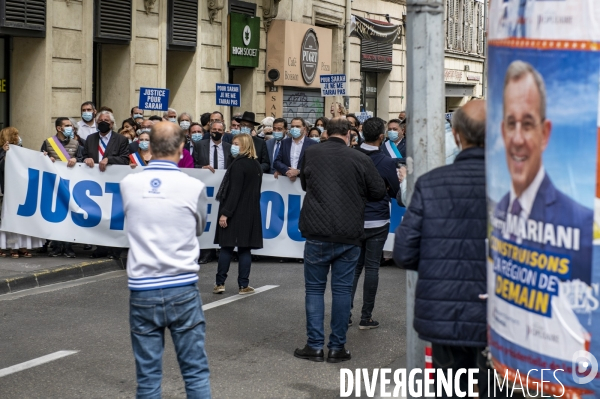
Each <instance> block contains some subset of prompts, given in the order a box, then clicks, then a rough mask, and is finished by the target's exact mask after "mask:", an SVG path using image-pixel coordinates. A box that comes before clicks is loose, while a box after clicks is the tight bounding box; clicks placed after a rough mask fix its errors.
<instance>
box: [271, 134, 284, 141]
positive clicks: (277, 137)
mask: <svg viewBox="0 0 600 399" xmlns="http://www.w3.org/2000/svg"><path fill="white" fill-rule="evenodd" d="M273 138H274V139H275V140H277V141H280V140H281V139H282V138H283V132H273Z"/></svg>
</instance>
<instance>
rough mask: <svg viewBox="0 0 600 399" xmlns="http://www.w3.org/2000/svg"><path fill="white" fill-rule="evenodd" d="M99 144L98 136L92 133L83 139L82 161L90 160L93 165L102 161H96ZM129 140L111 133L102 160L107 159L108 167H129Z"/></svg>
mask: <svg viewBox="0 0 600 399" xmlns="http://www.w3.org/2000/svg"><path fill="white" fill-rule="evenodd" d="M99 143H100V134H99V133H93V134H90V135H89V136H88V138H87V139H85V146H84V147H83V159H84V160H85V159H86V158H92V159H93V160H94V163H99V162H100V161H102V159H98V158H99V156H100V154H99V153H98V144H99ZM129 151H130V150H129V140H127V137H125V136H123V135H122V134H118V133H117V132H114V131H113V132H112V133H111V135H110V140H109V141H108V144H107V145H106V150H105V151H104V158H108V164H109V165H129V154H130V152H129Z"/></svg>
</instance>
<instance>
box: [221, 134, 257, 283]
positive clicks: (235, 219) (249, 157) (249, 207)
mask: <svg viewBox="0 0 600 399" xmlns="http://www.w3.org/2000/svg"><path fill="white" fill-rule="evenodd" d="M213 125H214V124H213ZM231 155H232V156H233V157H234V158H235V159H234V160H233V162H231V165H229V168H228V169H227V172H226V173H225V177H223V181H222V183H221V186H220V187H219V191H218V192H217V196H216V199H217V201H219V212H218V215H219V225H218V227H217V231H216V233H215V241H214V243H215V244H218V245H219V246H220V247H221V253H220V254H219V266H218V269H217V276H216V282H215V287H214V289H213V293H215V294H222V293H223V292H225V280H226V279H227V273H228V272H229V266H230V264H231V258H232V257H233V250H234V249H235V247H237V249H238V259H239V265H238V267H239V268H238V287H239V291H238V293H239V294H240V295H243V294H251V293H253V292H254V288H252V287H250V285H249V283H250V268H251V265H252V254H251V253H250V251H251V250H252V249H260V248H262V247H263V238H262V237H263V234H262V216H261V212H260V189H261V186H262V175H263V171H262V168H261V165H260V164H259V163H258V161H257V154H256V150H255V148H254V144H253V140H252V136H250V135H249V134H238V135H237V136H235V137H234V139H233V143H232V145H231Z"/></svg>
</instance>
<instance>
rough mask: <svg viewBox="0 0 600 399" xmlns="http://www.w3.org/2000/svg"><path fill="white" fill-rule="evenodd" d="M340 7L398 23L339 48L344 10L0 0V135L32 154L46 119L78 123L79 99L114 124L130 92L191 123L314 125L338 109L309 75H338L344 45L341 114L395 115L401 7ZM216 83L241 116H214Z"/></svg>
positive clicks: (273, 4) (286, 4)
mask: <svg viewBox="0 0 600 399" xmlns="http://www.w3.org/2000/svg"><path fill="white" fill-rule="evenodd" d="M348 3H350V4H351V12H352V14H353V15H355V16H357V17H361V18H363V19H365V20H368V21H371V22H373V23H379V24H388V25H400V27H399V28H398V29H399V32H400V35H399V37H398V40H397V41H396V42H395V44H388V45H380V44H378V43H375V42H370V41H368V40H365V39H364V38H363V39H361V38H359V37H348V38H346V28H345V12H346V4H347V2H346V0H328V1H321V0H283V1H282V0H247V1H237V0H208V1H205V0H26V1H24V0H0V56H1V57H2V61H1V62H0V127H5V126H8V125H11V126H15V127H17V128H18V129H19V130H20V132H21V136H22V138H23V141H24V145H25V146H26V147H30V148H38V146H39V145H40V143H41V142H42V140H44V139H45V138H47V137H48V136H49V135H51V134H53V133H54V128H53V122H54V120H55V119H56V118H57V117H60V116H68V117H73V118H77V119H79V118H80V105H81V103H82V102H84V101H87V100H93V101H94V102H95V103H96V106H97V108H99V107H100V106H107V107H109V108H111V109H112V110H113V111H114V114H115V118H116V120H117V124H118V125H119V126H120V123H121V121H122V120H124V119H125V118H127V117H128V116H129V112H130V109H131V107H133V106H135V105H137V104H138V102H139V90H140V87H156V88H167V89H169V90H170V99H169V105H170V107H172V108H175V109H176V110H177V111H178V112H183V111H187V112H189V113H191V114H192V115H193V117H194V120H198V119H199V115H200V114H201V113H203V112H207V111H214V110H219V111H221V112H222V113H223V114H225V116H226V118H227V119H228V118H229V116H230V115H231V114H232V113H237V112H241V111H244V110H250V111H253V112H255V113H256V114H257V119H259V120H260V119H261V118H262V117H264V116H266V115H273V116H277V117H280V116H285V117H288V118H289V117H292V116H296V115H298V116H304V117H306V118H307V119H308V121H309V122H310V123H313V122H314V120H315V119H316V118H317V117H319V116H328V117H329V116H330V108H331V104H332V103H333V102H334V101H337V102H340V103H342V102H343V101H344V99H343V98H341V97H321V96H320V86H319V76H320V75H321V74H336V73H344V71H345V67H344V56H345V51H344V50H345V46H350V57H349V58H350V70H349V76H348V89H349V96H348V97H349V98H348V99H346V103H347V104H348V110H349V111H350V112H360V111H370V112H372V113H373V114H374V115H377V116H380V117H382V118H384V119H386V120H387V119H390V118H392V117H397V115H398V113H399V111H401V110H403V109H404V108H405V105H406V98H405V97H406V94H405V90H406V89H405V76H406V72H405V65H406V56H405V54H406V53H405V32H404V28H403V26H402V25H403V18H404V17H405V15H406V8H405V1H404V0H387V1H384V0H354V1H352V2H348ZM368 23H370V22H368ZM307 32H310V33H309V34H307ZM315 45H318V51H317V52H316V53H315V54H312V55H310V57H313V58H314V59H308V61H307V60H302V54H303V53H302V51H304V50H311V49H312V50H314V48H315ZM311 46H312V47H311ZM309 53H310V52H309ZM307 54H308V53H307ZM310 57H309V58H310ZM310 61H314V62H312V63H311V62H310ZM311 68H312V69H311ZM216 83H237V84H240V85H241V106H240V107H227V106H217V105H216V95H217V93H216ZM146 114H147V115H148V114H149V112H148V111H146Z"/></svg>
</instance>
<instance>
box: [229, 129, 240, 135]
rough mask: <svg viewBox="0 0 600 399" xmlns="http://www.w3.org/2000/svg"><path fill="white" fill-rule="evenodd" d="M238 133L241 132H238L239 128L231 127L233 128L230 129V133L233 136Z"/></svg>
mask: <svg viewBox="0 0 600 399" xmlns="http://www.w3.org/2000/svg"><path fill="white" fill-rule="evenodd" d="M240 133H241V132H240V130H239V129H233V130H232V131H231V135H232V136H235V135H236V134H240Z"/></svg>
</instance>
